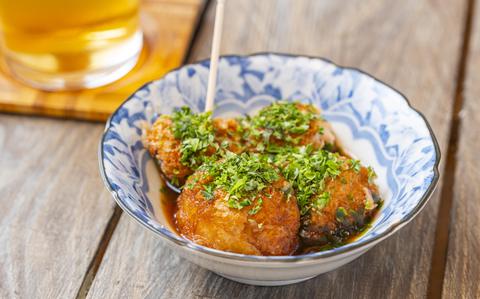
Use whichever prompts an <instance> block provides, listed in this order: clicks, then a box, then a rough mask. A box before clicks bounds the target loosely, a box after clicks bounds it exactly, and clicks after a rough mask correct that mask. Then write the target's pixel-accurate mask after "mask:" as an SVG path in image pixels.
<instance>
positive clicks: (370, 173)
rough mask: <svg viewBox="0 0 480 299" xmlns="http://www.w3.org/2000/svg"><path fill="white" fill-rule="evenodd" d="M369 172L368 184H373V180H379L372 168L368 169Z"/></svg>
mask: <svg viewBox="0 0 480 299" xmlns="http://www.w3.org/2000/svg"><path fill="white" fill-rule="evenodd" d="M367 172H368V183H369V184H372V183H373V180H374V179H376V178H377V173H376V172H375V170H373V168H372V167H371V166H368V167H367Z"/></svg>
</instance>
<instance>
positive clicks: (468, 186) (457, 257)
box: [443, 3, 480, 298]
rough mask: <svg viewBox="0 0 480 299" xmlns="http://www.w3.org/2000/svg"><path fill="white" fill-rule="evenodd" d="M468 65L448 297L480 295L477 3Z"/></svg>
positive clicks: (479, 45)
mask: <svg viewBox="0 0 480 299" xmlns="http://www.w3.org/2000/svg"><path fill="white" fill-rule="evenodd" d="M473 20H474V24H473V27H472V32H471V38H472V40H471V45H470V49H469V55H468V57H467V59H468V60H467V65H466V79H465V83H464V84H465V85H464V93H463V95H464V107H463V110H462V112H461V119H462V125H461V127H460V132H461V135H460V140H459V144H458V152H457V156H456V161H457V169H456V172H455V188H454V189H453V194H454V197H453V206H452V214H451V217H452V218H451V221H450V234H449V244H448V254H447V266H446V271H445V278H444V284H443V296H444V297H445V298H480V284H479V283H478V282H479V281H480V222H479V217H480V185H479V182H480V160H479V159H478V150H479V149H480V139H479V138H478V136H479V135H478V127H479V126H480V102H479V100H478V99H479V97H480V85H479V82H480V74H479V73H478V70H479V68H480V5H479V4H478V3H477V4H476V9H475V11H474V19H473Z"/></svg>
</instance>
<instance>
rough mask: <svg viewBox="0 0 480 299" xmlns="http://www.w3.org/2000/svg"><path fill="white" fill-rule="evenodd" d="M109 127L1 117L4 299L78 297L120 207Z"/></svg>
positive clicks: (0, 277) (0, 283)
mask: <svg viewBox="0 0 480 299" xmlns="http://www.w3.org/2000/svg"><path fill="white" fill-rule="evenodd" d="M101 133H102V126H100V125H97V124H91V123H86V122H76V121H62V122H60V121H56V120H51V119H46V118H25V117H20V116H8V115H1V116H0V244H1V245H0V298H74V297H75V296H76V294H77V292H78V289H79V288H80V285H81V284H82V281H83V278H84V275H85V273H86V272H87V269H88V267H89V264H90V262H91V260H92V259H93V257H94V254H95V252H96V250H97V247H98V246H99V243H100V240H101V239H102V234H103V231H104V230H105V227H106V226H107V224H108V222H109V220H110V218H111V216H112V214H113V211H114V206H115V205H114V203H113V201H112V200H111V197H110V194H109V193H108V192H107V191H106V190H105V188H104V186H103V183H102V181H101V179H100V175H99V173H98V160H97V151H96V149H97V147H98V140H99V138H100V136H101Z"/></svg>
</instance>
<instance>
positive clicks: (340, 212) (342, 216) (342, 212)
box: [335, 207, 348, 222]
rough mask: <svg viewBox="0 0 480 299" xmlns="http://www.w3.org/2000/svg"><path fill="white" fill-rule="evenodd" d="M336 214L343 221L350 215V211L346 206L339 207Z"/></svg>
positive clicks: (338, 219)
mask: <svg viewBox="0 0 480 299" xmlns="http://www.w3.org/2000/svg"><path fill="white" fill-rule="evenodd" d="M335 216H336V218H337V221H339V222H343V221H344V220H345V217H347V216H348V212H347V210H345V208H344V207H338V208H337V212H336V214H335Z"/></svg>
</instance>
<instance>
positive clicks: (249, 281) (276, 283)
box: [215, 272, 315, 286]
mask: <svg viewBox="0 0 480 299" xmlns="http://www.w3.org/2000/svg"><path fill="white" fill-rule="evenodd" d="M215 273H216V274H218V275H220V276H222V277H225V278H227V279H230V280H233V281H236V282H240V283H244V284H250V285H256V286H283V285H287V284H294V283H298V282H301V281H305V280H309V279H311V278H313V277H315V276H310V277H305V278H299V279H290V280H261V279H245V278H241V277H235V276H229V275H225V274H221V273H217V272H215Z"/></svg>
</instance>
